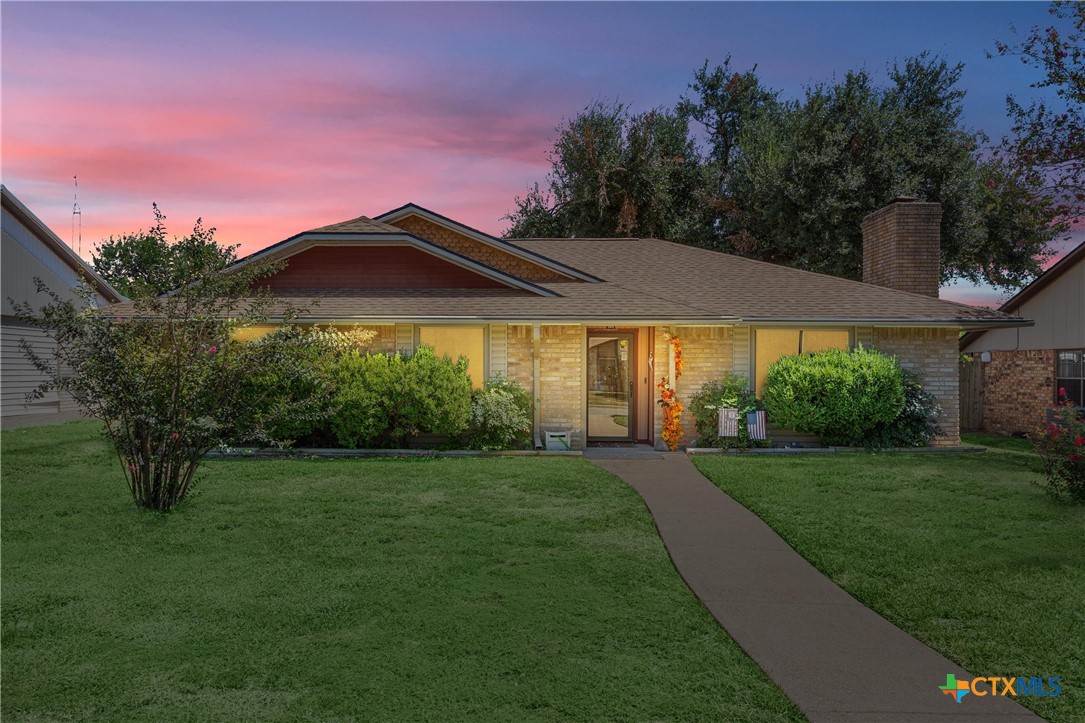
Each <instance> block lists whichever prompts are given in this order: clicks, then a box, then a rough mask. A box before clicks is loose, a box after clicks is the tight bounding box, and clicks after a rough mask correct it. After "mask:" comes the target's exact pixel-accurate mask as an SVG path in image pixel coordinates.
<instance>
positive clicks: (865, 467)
mask: <svg viewBox="0 0 1085 723" xmlns="http://www.w3.org/2000/svg"><path fill="white" fill-rule="evenodd" d="M966 441H969V442H973V443H975V442H976V441H978V440H966ZM1013 441H1015V442H1019V441H1020V440H1013ZM1011 446H1014V445H1011ZM694 461H695V463H696V464H697V467H698V468H699V469H700V470H701V471H702V472H704V473H705V474H706V475H708V476H709V477H710V478H711V479H712V480H713V481H715V482H716V484H717V485H719V487H720V488H722V489H723V490H724V491H725V492H727V493H728V494H730V495H731V496H733V497H734V498H735V499H737V500H738V501H739V502H740V503H742V504H743V505H745V506H746V507H747V508H749V509H750V510H752V511H753V512H755V513H756V514H757V515H759V516H760V517H761V518H762V519H764V520H765V521H766V522H768V524H769V525H771V526H772V528H773V529H774V530H776V531H777V532H778V533H780V535H782V536H783V537H784V539H785V540H787V541H788V543H790V544H791V546H792V547H794V548H795V549H796V550H797V551H798V552H799V553H801V554H802V555H803V556H804V557H806V558H807V559H808V560H810V562H812V563H813V564H814V565H815V566H817V568H818V569H819V570H821V571H822V572H824V573H826V574H827V575H828V576H829V577H831V578H832V579H833V580H834V581H835V582H836V583H837V584H839V585H840V586H841V587H843V588H844V589H845V590H847V591H848V592H850V593H851V594H852V595H854V596H855V597H856V598H857V599H859V600H860V601H862V602H863V603H865V604H867V605H869V606H870V607H871V608H873V609H874V610H876V611H877V612H878V613H880V614H881V615H883V616H884V617H886V618H887V619H889V620H891V621H892V622H894V623H896V624H897V625H899V626H900V627H901V628H903V629H904V630H906V631H908V632H909V633H911V634H912V635H914V636H916V637H917V638H919V639H920V640H922V641H924V642H926V643H927V644H929V645H930V646H931V647H932V648H934V649H935V650H938V651H940V652H941V653H943V654H944V655H946V656H947V657H949V658H950V659H952V660H954V661H956V662H958V663H960V664H961V665H962V666H963V667H964V668H966V669H967V670H969V671H970V672H971V673H973V674H974V675H982V676H992V675H997V676H1006V677H1010V676H1015V675H1024V676H1026V677H1032V676H1043V677H1045V678H1046V677H1049V676H1058V677H1060V678H1061V679H1062V686H1063V688H1062V690H1063V693H1062V695H1061V696H1060V697H1057V698H1038V697H1021V698H1018V701H1019V702H1020V703H1022V704H1023V705H1025V706H1027V707H1029V708H1031V709H1032V710H1034V711H1035V712H1037V713H1039V714H1040V715H1042V716H1045V717H1047V718H1049V719H1051V720H1056V721H1070V720H1075V721H1082V720H1085V507H1081V506H1078V507H1073V506H1070V505H1067V504H1062V503H1059V502H1056V501H1054V500H1052V499H1051V498H1049V497H1048V496H1047V495H1046V494H1045V493H1044V492H1043V491H1042V490H1041V489H1040V488H1039V487H1037V486H1035V485H1034V484H1032V480H1033V479H1034V478H1035V475H1034V472H1033V471H1032V469H1033V468H1034V467H1035V465H1036V458H1035V457H1034V456H1033V455H1030V454H1023V453H1022V452H1021V451H998V450H994V449H992V450H991V451H989V452H987V453H986V454H961V455H950V454H926V455H924V454H912V455H895V454H894V455H888V454H848V455H844V454H838V455H831V456H808V457H799V456H788V457H783V456H756V457H755V456H752V455H751V456H746V457H735V456H713V457H705V456H700V457H695V458H694ZM931 676H932V681H933V680H935V679H937V678H938V677H939V676H942V679H944V677H945V674H944V673H943V672H941V671H931ZM932 685H934V683H933V682H932Z"/></svg>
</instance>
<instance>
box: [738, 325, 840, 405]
mask: <svg viewBox="0 0 1085 723" xmlns="http://www.w3.org/2000/svg"><path fill="white" fill-rule="evenodd" d="M754 339H755V346H754V355H755V357H756V359H755V362H756V363H755V365H754V369H755V371H756V374H755V377H754V381H755V387H754V390H755V392H756V393H757V395H758V396H761V394H762V393H763V392H764V388H765V380H766V379H767V378H768V375H769V367H770V366H772V364H773V363H775V362H776V360H777V359H779V358H780V357H782V356H792V355H795V354H812V353H814V352H816V351H825V350H826V349H847V348H849V347H850V346H851V333H850V332H848V331H847V330H840V329H802V330H799V329H758V330H757V331H756V336H755V337H754Z"/></svg>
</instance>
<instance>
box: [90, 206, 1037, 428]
mask: <svg viewBox="0 0 1085 723" xmlns="http://www.w3.org/2000/svg"><path fill="white" fill-rule="evenodd" d="M940 219H941V208H940V207H939V205H938V204H935V203H918V202H914V201H913V200H912V199H898V200H897V201H895V202H894V203H892V204H891V205H889V206H887V207H886V208H885V209H882V210H880V211H878V212H876V213H873V214H871V215H870V216H869V217H868V218H867V219H866V220H865V221H864V225H863V230H864V239H865V240H864V253H865V256H866V259H865V264H864V277H865V278H867V279H868V280H869V281H871V283H860V282H857V281H849V280H845V279H840V278H836V277H832V276H825V275H822V274H815V273H811V272H807V271H800V270H797V269H791V268H786V267H783V266H776V265H773V264H768V263H763V262H759V261H752V260H750V259H745V258H740V257H737V256H730V255H726V254H721V253H717V252H714V251H707V250H704V249H698V248H693V247H690V246H683V245H679V244H674V243H668V242H666V241H659V240H656V239H578V238H571V239H569V238H563V239H525V240H517V241H513V242H510V241H504V240H502V239H498V238H495V237H493V236H489V235H487V234H484V233H481V232H479V231H477V230H475V229H472V228H469V227H467V226H465V225H463V224H461V223H458V222H456V221H453V220H451V219H448V218H445V217H443V216H440V215H438V214H436V213H433V212H431V211H427V210H426V209H424V208H421V207H419V206H415V205H413V204H411V205H407V206H403V207H402V208H398V209H396V210H394V211H389V212H388V213H385V214H382V215H380V216H377V217H376V218H372V219H370V218H366V217H361V218H357V219H354V220H351V221H345V222H343V223H338V224H333V225H331V226H323V227H321V228H316V229H312V230H310V231H306V232H304V233H300V234H297V235H296V236H292V237H291V238H289V239H286V240H285V241H282V242H281V243H278V244H275V245H274V246H271V247H268V248H266V249H264V250H263V251H260V252H258V253H256V254H253V255H252V256H249V257H247V258H245V259H242V260H241V261H239V262H238V264H239V265H243V264H248V263H252V262H253V261H255V260H258V259H286V260H287V265H286V268H285V269H284V270H282V271H281V272H279V273H278V274H276V275H275V276H273V277H271V278H269V279H268V280H267V281H266V286H267V287H268V288H270V289H271V291H272V292H273V293H274V294H276V295H278V296H280V297H283V298H284V300H293V301H294V302H296V304H297V305H306V304H307V303H308V301H309V299H311V298H313V297H316V296H320V297H323V298H322V299H321V300H320V303H319V305H316V306H312V307H311V308H310V310H309V311H308V313H307V315H306V316H305V317H304V318H303V321H307V322H312V323H327V324H335V325H362V326H365V327H370V328H374V329H376V330H377V332H378V336H377V340H376V342H375V344H374V348H375V349H376V350H380V351H389V352H391V351H395V350H399V351H403V352H410V351H412V350H413V349H414V348H415V347H416V346H417V345H419V344H422V343H425V344H430V345H432V346H433V347H435V348H436V350H437V351H438V352H439V353H445V354H449V355H450V356H453V357H455V356H457V355H460V354H464V355H466V356H467V357H468V359H469V360H470V369H469V372H470V374H471V377H472V379H473V381H474V383H475V384H476V386H477V385H479V384H481V383H482V382H483V381H484V379H485V378H487V377H490V376H493V375H498V374H500V375H504V376H507V377H508V378H510V379H512V380H515V381H516V382H518V383H520V384H521V385H522V386H524V387H525V388H526V389H528V390H529V391H530V392H531V393H532V396H533V397H534V398H535V399H536V400H538V403H537V404H536V409H535V416H536V418H535V433H536V439H538V438H539V437H540V436H541V435H542V433H543V432H547V431H566V432H568V433H569V435H570V439H571V442H572V446H573V447H575V448H579V447H582V446H583V445H584V444H585V442H586V441H589V442H590V441H601V442H622V441H638V442H647V443H650V444H656V445H659V444H660V424H661V412H660V408H659V406H658V405H657V404H656V400H657V399H658V393H657V390H656V384H657V382H658V381H659V379H660V378H661V377H668V378H669V379H671V380H672V381H673V379H674V374H673V364H674V359H673V346H672V344H671V343H669V341H668V338H669V337H678V338H679V340H680V341H681V344H682V347H683V357H684V360H685V372H684V374H683V375H682V377H681V379H680V380H679V381H678V382H677V384H675V388H676V389H677V392H678V395H679V397H680V398H681V399H684V400H686V401H688V400H689V397H690V396H691V395H692V394H694V393H695V392H696V391H698V390H699V389H700V387H701V385H702V384H704V383H705V382H707V381H710V380H712V379H717V378H719V377H720V376H721V375H722V374H723V373H725V372H728V371H733V372H735V373H738V374H741V375H743V376H746V377H749V378H750V379H752V380H754V384H755V385H756V387H757V389H758V391H760V389H761V387H762V386H763V385H764V379H765V373H766V371H767V369H768V366H769V364H770V363H771V362H773V361H775V360H776V359H777V358H779V356H780V355H782V354H794V353H798V352H800V351H814V350H817V349H824V348H827V347H850V346H852V345H855V344H859V343H861V344H863V345H864V346H866V347H876V348H878V349H881V350H883V351H885V352H887V353H890V354H896V355H898V356H899V357H900V360H901V363H902V364H903V365H904V366H905V367H908V368H910V369H914V370H915V371H916V372H917V373H918V374H919V375H920V377H921V378H922V380H923V382H924V384H925V385H926V387H927V388H928V389H929V390H930V391H931V392H932V393H934V394H935V395H937V397H938V398H939V400H940V401H941V403H942V407H943V414H942V417H941V424H942V426H943V427H944V428H945V430H946V432H947V436H946V437H945V438H943V439H940V440H939V441H938V444H956V443H957V442H958V439H959V435H958V377H957V360H958V352H957V339H958V336H959V334H960V332H961V330H966V329H986V328H1002V327H1011V326H1016V325H1019V324H1022V323H1026V322H1023V321H1022V320H1020V319H1015V318H1013V317H1010V316H1008V315H1006V314H1002V313H998V312H993V311H988V310H984V309H975V308H972V307H969V306H964V305H961V304H955V303H950V302H946V301H939V300H938V299H937V298H935V297H936V296H937V293H938V280H939V231H938V230H939V224H940ZM887 287H892V288H887ZM913 292H914V293H913ZM132 311H133V309H132V307H131V305H130V304H122V305H120V306H118V307H116V308H115V313H117V314H118V315H121V316H123V315H125V314H130V313H132ZM111 313H113V312H111ZM265 331H266V330H261V329H256V330H252V331H251V333H253V334H260V333H264V332H265ZM770 421H771V420H770ZM684 423H685V428H686V429H687V430H690V431H691V430H693V429H694V426H693V420H692V418H691V417H690V416H689V415H688V414H687V416H686V418H685V420H684ZM690 436H691V437H692V436H693V435H690Z"/></svg>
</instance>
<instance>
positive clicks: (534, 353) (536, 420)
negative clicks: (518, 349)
mask: <svg viewBox="0 0 1085 723" xmlns="http://www.w3.org/2000/svg"><path fill="white" fill-rule="evenodd" d="M541 374H542V326H541V325H540V324H539V323H538V322H536V323H534V324H532V325H531V400H532V404H531V407H532V409H533V410H534V414H533V419H532V426H533V428H534V430H535V449H542V448H543V445H542V410H541V409H540V408H539V407H541V406H542V380H541V379H540V378H539V376H540V375H541Z"/></svg>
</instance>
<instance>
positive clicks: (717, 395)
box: [689, 373, 765, 449]
mask: <svg viewBox="0 0 1085 723" xmlns="http://www.w3.org/2000/svg"><path fill="white" fill-rule="evenodd" d="M720 409H738V436H737V437H721V436H719V410H720ZM759 409H762V405H761V402H760V400H758V399H757V397H756V396H754V393H753V391H752V390H751V389H750V380H749V379H747V378H746V377H741V376H736V375H734V374H731V373H727V374H726V375H724V377H723V378H722V379H716V380H714V381H710V382H705V383H704V385H702V386H701V389H700V391H698V392H697V393H696V394H694V395H693V396H692V397H690V400H689V410H690V411H691V412H693V417H694V419H695V421H696V424H697V434H698V436H699V439H698V441H697V446H698V447H720V448H731V447H734V448H742V449H744V448H747V447H753V446H763V445H764V444H765V442H762V441H751V440H750V435H749V432H748V431H747V430H746V414H747V412H754V411H757V410H759Z"/></svg>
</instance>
